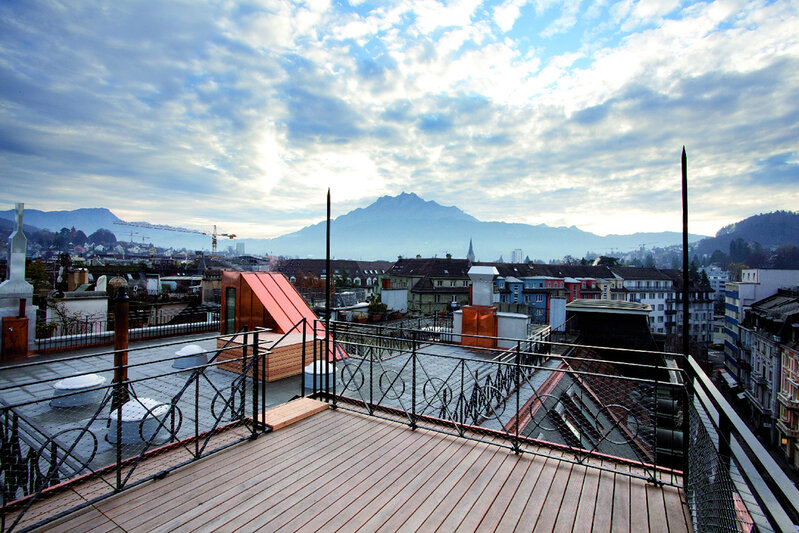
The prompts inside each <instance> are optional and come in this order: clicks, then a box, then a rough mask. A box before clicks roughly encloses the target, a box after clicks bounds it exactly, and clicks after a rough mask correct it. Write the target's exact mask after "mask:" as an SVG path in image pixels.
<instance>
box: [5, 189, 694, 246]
mask: <svg viewBox="0 0 799 533" xmlns="http://www.w3.org/2000/svg"><path fill="white" fill-rule="evenodd" d="M13 217H14V212H13V210H9V211H3V212H0V219H9V220H10V219H13ZM24 220H25V223H26V225H28V224H30V225H31V226H36V227H39V228H43V229H48V230H50V231H53V232H57V231H59V230H60V229H61V228H71V227H73V226H74V227H75V228H76V229H79V230H82V231H83V232H84V233H86V234H87V235H89V234H91V233H93V232H94V231H96V230H98V229H100V228H105V229H108V230H111V231H112V232H113V233H114V234H115V235H116V237H117V239H119V240H123V241H130V240H131V239H132V240H134V241H137V242H142V240H143V239H144V238H146V239H149V240H148V241H147V243H148V244H149V243H152V244H155V245H157V246H161V247H172V248H184V247H185V248H188V249H190V250H192V249H193V250H208V249H210V244H211V238H210V237H208V236H205V235H196V234H192V233H180V232H175V231H168V230H166V229H157V228H151V227H139V226H121V225H117V224H115V222H120V221H121V219H119V218H118V217H117V216H116V215H114V214H113V213H112V212H111V211H109V210H108V209H104V208H92V209H76V210H74V211H50V212H45V211H39V210H37V209H26V210H25V218H24ZM143 224H145V225H147V223H143ZM331 226H332V235H333V242H332V253H333V255H334V256H335V257H339V258H348V259H360V260H371V259H389V260H393V259H394V258H396V257H397V256H398V255H402V256H405V257H414V256H416V255H417V254H421V255H423V256H427V257H430V256H435V255H438V256H444V255H445V254H446V253H451V254H452V255H453V256H455V257H465V256H466V252H467V250H468V246H469V239H472V240H473V242H474V249H475V253H476V254H477V259H478V260H483V261H492V260H495V259H497V258H498V257H500V256H503V257H505V258H506V259H510V254H511V251H512V250H514V249H516V248H521V249H522V253H523V254H524V255H526V256H530V257H531V258H533V259H544V260H547V259H553V258H561V257H563V256H565V255H573V256H575V257H582V256H583V255H585V254H586V253H587V252H596V253H601V254H606V253H608V252H609V251H610V250H611V249H613V250H615V251H617V252H622V251H631V250H635V249H638V248H640V246H641V243H647V246H649V247H653V246H660V247H665V246H671V245H675V244H679V243H680V242H681V235H680V234H679V233H676V232H661V233H634V234H632V235H608V236H605V237H601V236H599V235H596V234H593V233H589V232H586V231H582V230H580V229H578V228H576V227H574V226H572V227H568V228H567V227H551V226H547V225H545V224H539V225H534V226H533V225H528V224H511V223H506V222H483V221H480V220H478V219H476V218H475V217H473V216H471V215H469V214H467V213H464V212H463V211H462V210H460V209H459V208H457V207H454V206H449V207H448V206H442V205H440V204H438V203H436V202H433V201H425V200H423V199H422V198H420V197H419V196H417V195H416V194H414V193H402V194H400V195H398V196H383V197H381V198H378V199H377V200H376V201H375V202H374V203H372V204H370V205H368V206H366V207H362V208H358V209H355V210H353V211H350V212H349V213H347V214H345V215H341V216H339V217H338V218H336V219H335V220H333V221H332V224H331ZM131 232H132V233H133V234H132V235H131ZM700 238H701V236H697V235H694V236H691V240H692V241H695V240H698V239H700ZM234 242H244V244H245V249H246V252H247V253H249V254H265V253H272V254H276V255H286V256H297V257H301V258H309V257H310V258H321V257H324V250H325V223H324V222H319V223H318V224H314V225H312V226H307V227H305V228H302V229H301V230H299V231H295V232H293V233H289V234H287V235H283V236H280V237H276V238H273V239H240V240H237V241H228V240H226V239H221V240H220V242H219V247H220V250H224V249H225V248H226V247H227V246H229V245H231V244H233V243H234Z"/></svg>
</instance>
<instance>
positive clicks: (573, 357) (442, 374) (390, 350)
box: [313, 323, 799, 532]
mask: <svg viewBox="0 0 799 533" xmlns="http://www.w3.org/2000/svg"><path fill="white" fill-rule="evenodd" d="M338 328H339V324H337V323H331V328H330V329H331V331H330V335H331V337H330V338H329V339H327V342H329V343H330V344H331V346H332V349H331V351H330V353H335V354H336V356H335V357H330V356H328V358H327V360H328V362H329V364H330V366H331V367H332V369H331V374H332V375H331V376H326V380H323V383H326V384H327V385H326V386H323V387H320V389H321V390H318V391H317V390H314V391H313V393H315V394H318V395H319V396H321V397H323V398H326V399H327V400H328V401H330V402H332V403H333V404H334V405H335V406H336V407H337V408H342V409H355V410H359V411H363V412H366V413H368V414H370V415H373V416H376V417H382V418H387V419H391V420H395V421H402V422H404V423H406V424H408V425H409V426H410V427H412V428H418V427H424V428H427V429H431V430H434V431H438V432H445V433H449V434H453V435H457V436H461V437H465V438H470V439H476V440H482V441H485V442H488V443H491V444H494V445H498V446H503V447H506V448H508V449H511V450H513V451H514V452H516V453H531V454H539V455H547V456H550V457H557V458H558V459H559V460H561V461H571V462H574V463H578V464H582V465H586V466H590V467H594V468H601V469H606V470H613V471H614V472H616V473H617V474H620V475H629V476H635V477H640V478H643V479H646V480H647V481H649V482H652V483H657V484H671V485H676V486H680V487H681V488H683V490H684V492H685V494H686V499H687V502H688V505H689V508H690V511H691V514H692V518H693V522H694V526H695V529H696V530H697V531H710V530H720V531H730V532H733V531H735V532H738V531H755V530H757V531H783V530H792V529H791V528H792V527H793V526H792V524H794V523H797V522H799V511H798V510H797V506H798V505H799V492H797V490H796V487H795V486H794V485H793V483H791V482H790V481H789V480H788V478H787V477H786V476H785V474H784V473H782V471H780V469H779V468H778V467H777V466H776V464H775V463H774V462H773V461H772V460H771V458H770V457H769V454H768V452H767V451H766V450H765V449H764V448H763V447H762V445H760V443H759V442H758V441H757V439H756V438H755V437H754V436H753V435H752V434H751V432H749V430H748V429H747V428H746V426H745V425H744V424H743V422H741V421H740V419H739V418H738V417H737V415H736V414H735V412H734V410H733V409H732V407H731V406H730V405H729V404H728V403H727V402H726V401H725V400H724V399H723V398H722V397H721V395H720V394H719V393H718V391H717V390H716V389H715V387H714V386H713V385H712V384H711V383H710V381H709V380H708V378H707V376H706V375H705V374H704V372H703V371H702V370H701V368H700V367H699V366H698V365H697V364H696V362H695V361H694V360H693V359H692V358H688V359H685V358H683V357H682V356H681V355H679V354H673V353H663V352H650V351H643V350H623V349H613V348H605V347H598V346H581V345H573V344H563V343H555V342H552V341H549V340H544V339H538V340H537V342H535V343H530V344H529V345H525V344H524V341H518V343H517V345H516V347H515V348H514V349H511V350H488V349H475V348H466V347H460V346H458V347H455V346H454V345H453V344H451V343H448V342H438V341H437V340H433V339H429V338H426V339H425V340H420V339H419V338H418V337H417V336H419V337H420V336H421V335H422V333H423V332H419V331H414V330H408V329H405V330H403V331H404V333H403V339H402V340H403V341H404V343H401V344H400V343H397V344H394V345H387V344H386V343H385V339H384V337H383V335H384V334H383V333H382V332H381V333H378V332H377V331H376V330H375V329H372V330H371V332H370V329H369V328H367V327H362V328H360V329H359V330H358V331H357V332H353V331H352V330H348V331H347V333H346V334H339V331H338ZM504 340H506V341H507V339H504ZM542 346H544V347H546V348H545V349H542ZM525 348H527V349H525ZM321 353H324V352H321V351H320V354H321ZM500 354H502V355H500ZM625 354H626V355H627V357H624V356H625ZM509 355H512V357H508V356H509ZM645 355H646V356H649V357H650V359H652V358H654V360H655V361H657V362H656V363H655V364H638V363H633V362H630V361H635V360H638V359H639V358H641V357H643V356H645ZM333 376H334V377H333ZM592 458H593V459H601V461H598V460H592ZM786 528H787V529H786Z"/></svg>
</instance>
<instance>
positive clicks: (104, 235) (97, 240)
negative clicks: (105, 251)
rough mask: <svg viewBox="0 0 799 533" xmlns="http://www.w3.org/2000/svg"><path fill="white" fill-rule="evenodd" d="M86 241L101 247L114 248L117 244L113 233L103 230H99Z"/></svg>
mask: <svg viewBox="0 0 799 533" xmlns="http://www.w3.org/2000/svg"><path fill="white" fill-rule="evenodd" d="M87 239H88V241H89V242H90V243H92V244H95V245H96V244H101V245H103V246H114V245H115V244H116V243H117V237H116V235H114V233H113V232H111V231H110V230H107V229H105V228H100V229H98V230H97V231H95V232H94V233H92V234H91V235H89V236H88V237H87Z"/></svg>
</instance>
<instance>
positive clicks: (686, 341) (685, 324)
mask: <svg viewBox="0 0 799 533" xmlns="http://www.w3.org/2000/svg"><path fill="white" fill-rule="evenodd" d="M688 276H689V272H688V158H687V157H686V155H685V146H683V147H682V353H683V355H685V356H686V357H688V348H689V346H690V338H691V331H690V329H689V326H690V321H689V316H688V313H689V309H690V306H689V296H690V294H691V292H690V284H691V282H690V280H689V279H688Z"/></svg>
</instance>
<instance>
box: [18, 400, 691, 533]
mask: <svg viewBox="0 0 799 533" xmlns="http://www.w3.org/2000/svg"><path fill="white" fill-rule="evenodd" d="M547 451H549V452H551V453H552V454H555V455H556V456H557V457H540V456H535V455H532V454H522V455H521V456H516V455H513V454H512V452H510V451H509V450H507V449H505V448H500V447H497V446H493V445H490V444H486V443H481V442H475V441H471V440H466V439H462V438H458V437H455V436H449V435H442V434H440V433H436V432H432V431H429V430H424V429H417V430H415V431H413V430H410V429H409V428H408V427H407V425H403V424H398V423H395V422H390V421H386V420H378V419H375V418H372V417H368V416H365V415H360V414H356V413H352V412H349V411H346V410H343V409H340V410H325V411H324V412H321V413H318V414H315V415H313V416H311V417H310V418H307V419H305V420H301V421H299V422H296V423H294V424H292V425H290V426H287V427H285V428H284V429H282V430H281V431H278V432H274V433H271V434H268V435H264V436H262V437H261V438H259V439H257V440H254V441H247V442H244V443H241V444H238V445H236V446H234V447H232V448H229V449H227V450H225V451H223V452H221V453H219V454H215V455H212V456H209V457H207V458H204V459H202V460H200V461H197V462H196V463H192V464H190V465H188V466H186V467H185V468H182V469H180V470H178V471H176V472H174V473H172V474H170V475H169V476H167V477H166V478H165V479H163V480H158V481H153V482H148V483H145V484H143V485H141V486H139V487H136V488H133V489H130V490H129V491H125V492H123V493H121V494H119V495H116V496H113V497H111V498H109V499H108V500H105V501H101V502H99V503H98V504H96V507H90V508H87V509H84V510H83V511H80V512H78V513H76V514H74V515H71V516H69V517H67V518H65V519H63V520H61V521H59V522H57V523H51V524H49V526H50V530H56V531H58V530H59V529H57V528H59V527H60V528H62V529H61V530H64V531H66V530H78V531H85V530H90V531H92V533H101V532H104V531H116V530H117V529H116V528H117V525H119V526H121V527H122V528H124V530H125V531H163V532H165V531H174V530H180V531H191V530H203V531H205V530H221V531H232V530H242V531H244V530H247V531H250V530H256V529H260V530H268V531H273V530H275V529H280V528H283V529H286V530H292V531H294V530H297V531H310V530H340V531H356V530H359V531H375V530H381V529H382V530H387V531H395V530H434V529H436V528H438V529H439V530H441V531H451V530H455V529H457V530H459V531H478V530H479V531H489V530H492V531H493V530H497V531H511V530H514V529H518V530H524V531H530V530H531V529H533V528H536V529H538V530H544V531H551V530H553V529H554V530H559V531H564V530H570V529H572V530H574V531H587V530H591V529H595V530H597V531H610V530H614V531H615V530H618V529H619V528H620V526H622V524H623V528H624V529H627V528H629V529H630V530H631V531H641V530H652V531H673V532H677V531H679V532H680V533H682V532H684V531H690V524H687V523H686V516H687V515H686V513H685V504H684V499H683V498H682V492H681V491H680V489H678V488H676V487H665V488H664V487H658V486H656V485H651V484H648V483H646V482H645V481H643V480H639V479H635V478H630V477H629V476H627V475H626V474H627V472H623V471H622V470H623V467H621V469H620V470H619V471H617V472H616V473H614V472H605V471H599V470H597V469H595V468H591V467H588V468H586V466H583V465H576V464H572V463H571V462H569V461H566V460H563V461H562V460H560V457H561V454H562V452H561V451H557V450H547ZM569 458H570V457H569V456H566V457H563V459H569ZM605 461H606V463H605V465H606V466H608V467H611V466H612V467H613V468H615V469H619V468H620V467H619V465H616V464H612V463H610V462H608V460H605ZM589 463H590V464H594V465H597V464H599V465H601V464H603V463H602V462H601V461H600V460H599V459H593V458H592V459H589ZM74 497H79V496H78V495H77V494H76V493H75V494H74ZM104 513H105V514H104ZM31 516H34V515H31Z"/></svg>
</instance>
